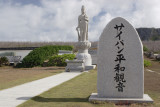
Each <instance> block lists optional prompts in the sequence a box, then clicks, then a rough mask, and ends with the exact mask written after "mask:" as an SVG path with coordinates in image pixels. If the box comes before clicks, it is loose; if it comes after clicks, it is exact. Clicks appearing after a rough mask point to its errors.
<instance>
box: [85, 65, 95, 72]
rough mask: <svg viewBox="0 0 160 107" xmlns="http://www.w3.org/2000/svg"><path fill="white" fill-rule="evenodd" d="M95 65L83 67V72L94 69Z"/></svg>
mask: <svg viewBox="0 0 160 107" xmlns="http://www.w3.org/2000/svg"><path fill="white" fill-rule="evenodd" d="M95 68H96V65H90V66H85V71H88V70H92V69H95Z"/></svg>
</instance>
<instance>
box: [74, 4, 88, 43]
mask: <svg viewBox="0 0 160 107" xmlns="http://www.w3.org/2000/svg"><path fill="white" fill-rule="evenodd" d="M81 13H82V14H81V15H79V17H78V26H77V28H76V30H77V32H78V41H88V21H89V20H88V17H87V15H86V12H85V7H84V6H82V8H81Z"/></svg>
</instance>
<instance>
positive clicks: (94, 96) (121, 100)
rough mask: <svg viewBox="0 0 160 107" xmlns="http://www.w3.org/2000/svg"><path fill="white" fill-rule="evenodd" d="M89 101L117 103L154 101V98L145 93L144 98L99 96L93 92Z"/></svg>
mask: <svg viewBox="0 0 160 107" xmlns="http://www.w3.org/2000/svg"><path fill="white" fill-rule="evenodd" d="M89 101H90V102H92V101H102V102H112V103H116V104H130V103H153V100H152V98H150V97H149V96H148V95H147V94H144V95H143V98H99V97H98V95H97V93H92V94H91V96H90V97H89Z"/></svg>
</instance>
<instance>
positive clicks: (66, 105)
mask: <svg viewBox="0 0 160 107" xmlns="http://www.w3.org/2000/svg"><path fill="white" fill-rule="evenodd" d="M155 75H157V74H154V73H151V72H147V71H145V81H146V82H145V93H147V94H149V95H150V96H151V97H152V98H153V99H154V103H153V104H131V105H130V107H160V90H154V88H157V87H159V88H160V85H159V83H158V82H157V83H154V85H150V83H152V82H156V81H157V79H158V81H159V80H160V75H157V76H156V77H155V79H154V80H153V81H152V78H153V77H151V76H155ZM148 81H150V82H148ZM96 85H97V70H92V71H90V72H88V73H83V74H81V75H80V76H78V77H76V78H73V79H71V80H69V81H67V82H65V83H63V84H61V85H59V86H57V87H54V88H52V89H50V90H48V91H46V92H44V93H42V94H40V95H38V96H36V97H34V98H32V99H30V100H28V101H27V102H25V103H23V104H21V105H19V106H18V107H117V106H118V107H119V106H120V107H126V105H115V104H113V103H98V104H93V103H90V102H88V98H89V96H90V95H91V93H93V92H94V93H95V92H97V86H96ZM157 85H158V86H157ZM159 88H158V89H159Z"/></svg>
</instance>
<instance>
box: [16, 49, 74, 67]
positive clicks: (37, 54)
mask: <svg viewBox="0 0 160 107" xmlns="http://www.w3.org/2000/svg"><path fill="white" fill-rule="evenodd" d="M59 50H70V51H71V50H73V46H43V47H40V48H36V49H34V50H33V51H31V52H30V53H29V54H28V55H27V56H26V57H24V58H23V60H22V63H20V64H17V66H16V67H24V68H30V67H34V66H41V65H42V64H43V62H44V60H46V59H48V58H50V57H51V56H53V55H56V54H58V51H59Z"/></svg>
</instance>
